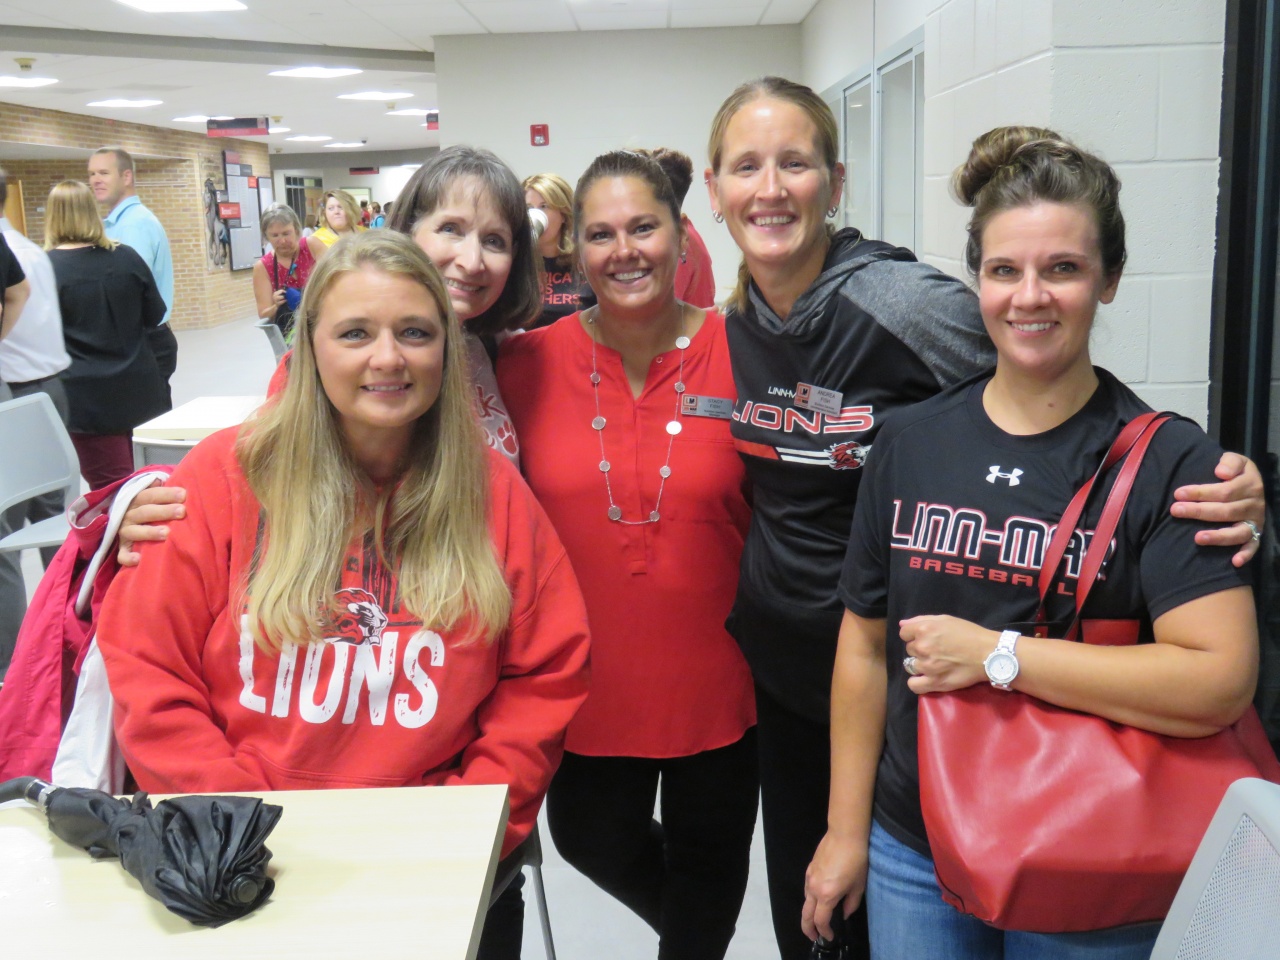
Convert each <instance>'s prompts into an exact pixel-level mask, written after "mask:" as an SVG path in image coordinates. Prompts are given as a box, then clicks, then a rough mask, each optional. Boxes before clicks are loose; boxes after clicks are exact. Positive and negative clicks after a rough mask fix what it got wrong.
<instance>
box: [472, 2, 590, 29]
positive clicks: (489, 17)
mask: <svg viewBox="0 0 1280 960" xmlns="http://www.w3.org/2000/svg"><path fill="white" fill-rule="evenodd" d="M463 3H464V5H465V7H466V9H467V10H468V11H469V12H470V13H471V16H473V17H475V19H476V20H478V21H479V22H480V23H481V24H482V25H483V26H484V27H485V29H487V30H489V31H491V32H493V33H554V32H556V31H564V30H576V29H577V26H576V24H575V23H574V20H573V17H572V16H570V14H569V10H568V8H567V7H566V6H565V5H564V4H563V3H561V2H560V0H463Z"/></svg>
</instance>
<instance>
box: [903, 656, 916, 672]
mask: <svg viewBox="0 0 1280 960" xmlns="http://www.w3.org/2000/svg"><path fill="white" fill-rule="evenodd" d="M902 669H903V670H905V671H907V676H909V677H918V676H920V668H919V667H917V666H916V658H915V657H904V658H903V660H902Z"/></svg>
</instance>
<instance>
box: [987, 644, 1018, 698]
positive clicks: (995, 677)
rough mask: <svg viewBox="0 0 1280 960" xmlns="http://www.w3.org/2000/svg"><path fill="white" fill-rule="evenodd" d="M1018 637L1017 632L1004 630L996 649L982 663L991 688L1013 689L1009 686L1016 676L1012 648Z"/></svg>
mask: <svg viewBox="0 0 1280 960" xmlns="http://www.w3.org/2000/svg"><path fill="white" fill-rule="evenodd" d="M1019 636H1020V634H1019V633H1018V631H1017V630H1005V631H1004V632H1003V633H1001V634H1000V641H999V642H998V643H997V644H996V648H995V649H994V650H992V651H991V653H990V655H989V656H988V657H987V659H985V660H983V661H982V667H983V669H984V670H986V671H987V679H988V680H990V681H991V685H992V686H993V687H997V688H998V689H1000V690H1012V689H1013V688H1012V687H1011V686H1009V684H1011V683H1013V681H1014V679H1015V678H1016V677H1017V676H1018V655H1017V654H1016V653H1014V648H1015V647H1016V646H1017V645H1018V638H1019Z"/></svg>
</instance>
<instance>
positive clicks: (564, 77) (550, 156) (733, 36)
mask: <svg viewBox="0 0 1280 960" xmlns="http://www.w3.org/2000/svg"><path fill="white" fill-rule="evenodd" d="M435 54H436V63H437V64H438V67H439V76H440V83H439V94H440V140H441V144H442V145H444V146H448V145H450V144H455V143H471V144H479V145H482V146H485V147H488V148H489V149H491V150H493V151H494V152H495V153H497V154H498V155H499V156H500V157H502V159H503V160H505V161H506V162H507V163H509V164H510V165H511V168H512V169H513V170H515V172H516V174H517V176H519V177H521V178H523V177H526V176H528V175H529V174H532V173H539V172H542V171H551V172H554V173H558V174H560V175H561V176H562V177H564V178H565V179H566V180H568V181H569V182H570V183H575V182H576V181H577V179H578V177H579V176H580V175H581V173H582V171H583V170H584V169H586V167H587V165H588V164H589V163H590V162H591V161H592V160H593V159H594V158H595V157H596V156H597V155H599V154H600V153H603V152H605V151H607V150H613V149H617V148H620V147H672V148H675V149H677V150H682V151H684V152H685V153H687V154H688V155H689V156H690V157H691V158H692V160H693V165H694V181H693V186H692V188H690V190H689V196H688V198H687V199H686V200H685V212H686V213H687V214H688V215H689V218H690V219H691V220H692V221H693V223H694V225H695V226H696V227H697V229H698V232H699V233H700V234H701V235H702V238H703V239H704V240H705V241H706V243H707V249H708V250H709V251H710V253H711V257H712V262H713V265H714V268H715V276H716V284H717V286H718V288H719V291H718V294H719V297H720V298H723V297H725V296H727V295H728V293H729V291H731V290H732V289H733V284H734V282H735V280H736V277H737V270H738V262H739V259H740V257H739V254H738V248H737V247H736V246H734V244H733V240H732V239H731V238H730V236H729V233H728V231H727V230H726V229H725V228H724V227H723V226H721V225H718V224H716V223H715V222H713V221H712V219H711V206H710V202H709V201H708V199H707V192H706V190H705V189H704V188H703V186H702V171H703V169H704V168H705V166H706V163H707V134H708V133H709V132H710V129H711V120H712V118H713V117H714V116H715V112H716V110H717V109H718V108H719V106H720V104H721V102H722V101H723V100H724V98H725V97H727V96H728V95H729V93H730V92H732V91H733V89H734V87H736V86H738V85H739V84H740V83H743V82H744V81H746V80H750V79H752V78H754V77H758V76H760V75H762V74H768V73H776V74H781V75H782V76H787V77H795V76H799V75H800V72H801V71H800V27H799V26H796V25H791V26H775V27H731V28H723V29H685V30H617V31H599V32H585V33H539V34H532V33H527V34H490V35H479V36H441V37H438V38H437V39H436V51H435ZM495 64H499V65H501V66H500V68H498V69H495V67H494V65H495ZM533 123H545V124H548V125H549V126H550V135H551V136H550V139H551V142H550V144H549V145H548V146H544V147H535V146H532V145H530V143H529V125H530V124H533Z"/></svg>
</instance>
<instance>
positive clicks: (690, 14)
mask: <svg viewBox="0 0 1280 960" xmlns="http://www.w3.org/2000/svg"><path fill="white" fill-rule="evenodd" d="M720 3H721V4H723V3H724V0H720ZM762 13H764V4H763V3H759V4H756V3H744V4H739V5H737V6H732V7H726V6H723V5H722V6H719V7H702V8H700V9H697V10H676V9H672V11H671V26H673V27H751V26H755V24H756V23H758V22H759V21H760V15H761V14H762Z"/></svg>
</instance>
